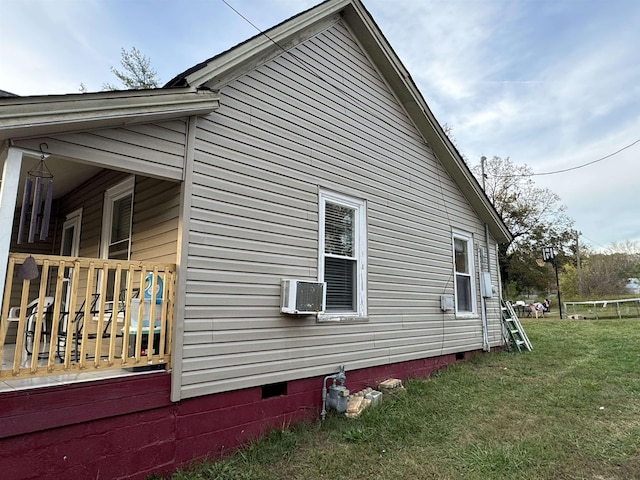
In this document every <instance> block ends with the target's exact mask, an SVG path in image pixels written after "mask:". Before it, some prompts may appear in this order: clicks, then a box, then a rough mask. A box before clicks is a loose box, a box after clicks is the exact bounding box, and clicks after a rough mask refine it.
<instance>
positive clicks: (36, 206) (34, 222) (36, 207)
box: [29, 177, 42, 243]
mask: <svg viewBox="0 0 640 480" xmlns="http://www.w3.org/2000/svg"><path fill="white" fill-rule="evenodd" d="M41 203H42V177H36V186H35V188H34V190H33V206H32V207H31V224H30V225H29V243H33V242H35V241H36V230H37V228H38V215H40V207H41V206H42V205H41Z"/></svg>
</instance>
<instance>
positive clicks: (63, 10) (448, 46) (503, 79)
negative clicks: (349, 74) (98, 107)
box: [0, 0, 640, 249]
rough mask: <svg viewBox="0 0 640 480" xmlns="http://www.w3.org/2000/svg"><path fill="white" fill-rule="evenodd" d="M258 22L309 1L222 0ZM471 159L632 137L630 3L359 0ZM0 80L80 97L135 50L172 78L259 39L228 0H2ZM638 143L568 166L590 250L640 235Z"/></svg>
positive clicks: (598, 146) (590, 152)
mask: <svg viewBox="0 0 640 480" xmlns="http://www.w3.org/2000/svg"><path fill="white" fill-rule="evenodd" d="M227 2H228V3H229V4H231V5H232V6H233V7H234V8H235V9H237V10H238V11H240V12H241V13H242V14H243V15H244V16H245V17H247V18H248V19H249V20H251V22H252V23H253V24H255V25H256V26H257V27H258V28H260V29H263V30H265V29H268V28H269V27H271V26H273V25H275V24H277V23H279V22H281V21H283V20H285V19H287V18H289V17H290V16H293V15H295V14H297V13H299V12H300V11H302V10H305V9H307V8H309V7H311V6H313V5H315V4H316V3H318V2H317V1H314V0H227ZM364 4H365V6H366V7H367V9H368V10H369V11H370V12H371V14H372V15H373V17H374V19H375V21H376V22H377V24H378V26H379V27H380V28H381V29H382V31H383V33H384V35H385V36H386V37H387V39H388V40H389V42H390V43H391V46H392V47H393V48H394V50H395V51H396V53H397V54H398V56H399V57H400V59H401V60H402V61H403V62H404V64H405V66H406V67H407V68H408V70H409V72H411V75H412V76H413V78H414V80H415V81H416V83H417V85H418V87H419V88H420V90H421V91H422V94H423V95H424V97H425V99H426V101H427V103H428V104H429V105H430V107H431V109H432V110H433V112H434V113H435V115H436V117H437V118H438V120H439V121H440V122H441V123H446V124H448V125H450V126H451V127H452V128H453V134H454V136H455V139H456V142H457V145H458V147H459V149H460V150H461V151H462V152H463V153H464V154H465V155H466V157H467V158H468V159H469V160H470V162H471V163H472V164H474V163H478V162H479V158H480V156H482V155H485V156H487V157H491V156H493V155H497V156H500V157H510V158H511V159H512V160H513V161H514V162H515V163H517V164H527V165H528V166H530V167H531V168H532V169H533V170H534V172H536V173H545V172H551V171H557V170H562V169H567V168H572V167H577V166H579V165H583V164H585V163H587V162H591V161H593V160H597V159H598V158H601V157H603V156H605V155H608V154H611V153H613V152H615V151H617V150H619V149H621V148H623V147H626V146H627V145H630V144H632V143H633V142H635V141H636V140H638V139H640V48H638V43H639V42H638V31H640V2H638V1H637V0H393V1H390V0H364ZM0 11H2V16H3V19H4V20H5V21H4V22H3V26H2V28H1V29H0V89H2V90H7V91H10V92H13V93H16V94H19V95H39V94H61V93H76V92H78V88H79V86H80V83H81V82H82V83H83V84H84V85H85V86H86V87H87V88H88V90H89V91H96V90H100V89H101V87H102V84H103V83H104V82H111V83H116V79H115V77H113V75H112V74H111V72H110V66H116V67H118V66H119V61H120V49H121V48H122V47H124V48H126V49H129V48H130V47H132V46H135V47H136V48H138V49H139V50H140V51H142V52H143V53H144V54H145V55H146V56H148V57H149V58H150V59H151V62H152V64H153V66H154V68H155V69H156V70H157V72H158V76H159V77H160V79H161V80H162V81H168V80H170V79H171V78H173V77H174V76H175V75H176V74H178V73H180V72H182V71H183V70H186V69H187V68H189V67H191V66H193V65H195V64H197V63H199V62H201V61H203V60H205V59H207V58H209V57H212V56H214V55H216V54H218V53H220V52H221V51H224V50H226V49H228V48H230V47H232V46H234V45H235V44H237V43H239V42H241V41H243V40H245V39H247V38H249V37H251V36H253V35H255V34H256V33H257V31H256V30H255V29H254V27H253V26H251V25H250V24H248V23H247V22H246V21H245V20H243V19H242V18H241V17H239V16H238V15H237V14H236V13H234V12H233V11H232V10H231V9H230V8H229V7H228V6H227V5H225V3H224V2H223V1H222V0H181V1H175V0H172V1H169V0H0ZM639 157H640V143H638V144H636V145H635V146H633V147H630V148H628V149H626V150H624V151H623V152H621V153H619V154H617V155H615V156H613V157H611V158H609V159H606V160H603V161H601V162H598V163H595V164H593V165H590V166H587V167H584V168H579V169H576V170H572V171H570V172H567V173H560V174H554V175H541V176H537V177H535V182H536V184H537V185H538V186H540V187H547V188H549V189H551V190H552V191H553V192H555V193H557V194H558V195H559V196H560V197H561V199H562V203H563V204H565V205H566V206H567V207H568V210H567V213H568V215H569V216H570V217H571V218H573V219H574V220H575V222H576V228H577V229H578V230H580V231H581V232H582V234H583V236H582V238H581V241H582V242H584V243H585V244H590V245H591V246H592V247H593V248H595V249H600V248H602V247H607V246H610V245H611V243H612V242H625V241H640V220H639V217H638V214H637V211H638V206H637V205H638V204H639V203H640V192H638V184H639V183H640V182H638V177H640V162H639V161H638V158H639Z"/></svg>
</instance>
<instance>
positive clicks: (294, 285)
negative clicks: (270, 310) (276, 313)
mask: <svg viewBox="0 0 640 480" xmlns="http://www.w3.org/2000/svg"><path fill="white" fill-rule="evenodd" d="M326 290H327V284H326V283H325V282H313V281H309V280H289V279H283V280H282V293H281V302H280V311H281V312H282V313H290V314H294V315H308V314H312V313H321V312H323V311H324V299H325V292H326Z"/></svg>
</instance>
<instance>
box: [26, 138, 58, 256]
mask: <svg viewBox="0 0 640 480" xmlns="http://www.w3.org/2000/svg"><path fill="white" fill-rule="evenodd" d="M43 145H44V146H45V148H49V146H48V145H47V144H46V143H41V144H40V162H39V163H38V164H37V165H36V166H35V167H33V168H32V169H31V170H29V171H28V172H27V178H26V179H25V181H24V194H23V196H22V211H21V212H20V226H19V228H18V244H21V243H24V237H25V234H26V232H27V225H28V228H29V234H28V236H27V242H29V243H33V242H35V241H36V236H39V238H40V240H46V239H47V236H48V235H49V220H50V219H51V201H52V199H53V175H52V173H51V171H50V170H49V168H47V164H46V163H45V162H44V159H45V158H46V157H47V156H48V155H45V153H44V152H43V150H42V146H43ZM45 190H46V191H45Z"/></svg>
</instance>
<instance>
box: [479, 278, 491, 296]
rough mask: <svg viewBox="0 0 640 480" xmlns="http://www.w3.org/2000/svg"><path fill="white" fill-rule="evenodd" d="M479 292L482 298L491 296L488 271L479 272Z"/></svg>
mask: <svg viewBox="0 0 640 480" xmlns="http://www.w3.org/2000/svg"><path fill="white" fill-rule="evenodd" d="M480 293H481V294H482V296H483V297H484V298H493V287H492V286H491V273H489V272H480Z"/></svg>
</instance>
